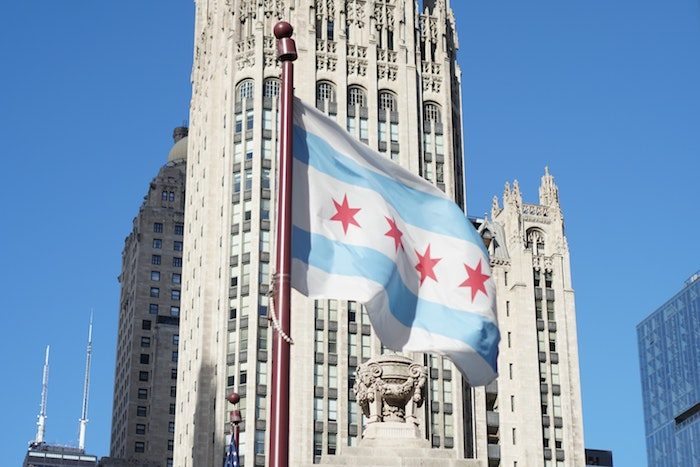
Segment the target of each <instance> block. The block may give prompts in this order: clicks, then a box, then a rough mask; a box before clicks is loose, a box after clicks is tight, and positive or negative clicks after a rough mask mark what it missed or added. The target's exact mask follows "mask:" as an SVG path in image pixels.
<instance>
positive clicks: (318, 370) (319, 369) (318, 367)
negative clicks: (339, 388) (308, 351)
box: [314, 363, 324, 387]
mask: <svg viewBox="0 0 700 467" xmlns="http://www.w3.org/2000/svg"><path fill="white" fill-rule="evenodd" d="M323 368H324V366H323V364H322V363H316V364H315V365H314V386H319V387H324V374H323V373H324V372H323Z"/></svg>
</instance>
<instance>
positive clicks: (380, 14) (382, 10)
mask: <svg viewBox="0 0 700 467" xmlns="http://www.w3.org/2000/svg"><path fill="white" fill-rule="evenodd" d="M372 18H374V20H375V27H376V28H377V31H381V30H382V29H384V28H386V29H387V30H389V31H393V30H394V5H392V4H391V2H390V0H381V1H378V2H375V3H374V10H373V12H372Z"/></svg>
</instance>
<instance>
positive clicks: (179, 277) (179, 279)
mask: <svg viewBox="0 0 700 467" xmlns="http://www.w3.org/2000/svg"><path fill="white" fill-rule="evenodd" d="M170 281H171V282H172V283H173V284H179V283H181V282H182V275H181V274H180V273H178V272H174V273H173V275H172V277H171V280H170Z"/></svg>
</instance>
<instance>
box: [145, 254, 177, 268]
mask: <svg viewBox="0 0 700 467" xmlns="http://www.w3.org/2000/svg"><path fill="white" fill-rule="evenodd" d="M162 261H163V258H162V257H161V255H151V264H152V265H154V266H160V264H161V263H162ZM172 264H173V267H174V268H181V267H182V258H180V257H177V256H176V257H173V263H172Z"/></svg>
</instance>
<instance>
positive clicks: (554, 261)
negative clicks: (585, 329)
mask: <svg viewBox="0 0 700 467" xmlns="http://www.w3.org/2000/svg"><path fill="white" fill-rule="evenodd" d="M491 219H492V220H491V221H486V222H484V223H483V224H482V225H481V227H480V230H481V234H482V236H483V237H484V239H485V240H486V242H487V243H488V247H489V250H490V253H491V266H492V271H493V274H494V276H495V280H496V283H497V287H498V289H497V290H498V298H497V300H498V324H499V328H500V330H501V346H500V354H499V357H498V368H499V377H498V379H497V380H496V381H495V382H494V383H492V384H491V385H489V386H487V387H486V388H478V389H477V390H475V391H474V396H475V397H474V412H475V419H476V423H475V426H476V440H477V446H476V448H477V454H478V457H480V458H481V457H483V453H485V454H486V457H487V458H488V462H489V465H490V466H496V465H508V466H511V465H516V463H517V465H523V466H545V467H550V466H551V467H564V466H583V465H585V458H584V444H583V417H582V409H581V390H580V381H579V365H578V344H577V338H576V311H575V305H574V290H573V288H572V284H571V268H570V265H569V248H568V245H567V242H566V237H565V235H564V219H563V215H562V211H561V207H560V205H559V192H558V189H557V186H556V185H555V183H554V178H553V177H552V176H551V175H550V174H549V171H548V170H545V175H544V176H543V177H542V182H541V185H540V199H539V204H526V203H523V199H522V196H521V193H520V187H519V185H518V182H517V181H516V182H514V183H513V187H512V188H511V187H510V186H509V185H508V184H506V187H505V191H504V193H503V208H501V207H499V204H498V199H497V198H494V200H493V207H492V212H491ZM499 462H500V464H499Z"/></svg>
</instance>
